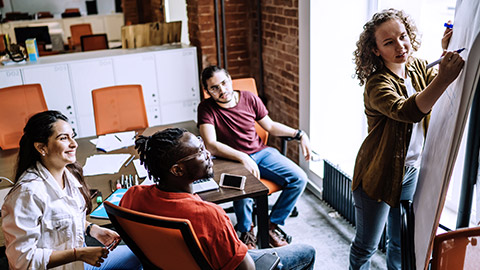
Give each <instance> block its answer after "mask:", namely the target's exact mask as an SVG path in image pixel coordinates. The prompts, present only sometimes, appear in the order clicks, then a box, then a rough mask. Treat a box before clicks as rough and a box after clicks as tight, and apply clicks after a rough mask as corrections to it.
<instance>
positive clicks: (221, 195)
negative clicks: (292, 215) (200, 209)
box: [0, 121, 268, 248]
mask: <svg viewBox="0 0 480 270" xmlns="http://www.w3.org/2000/svg"><path fill="white" fill-rule="evenodd" d="M168 127H182V128H185V129H187V130H192V133H194V134H198V130H197V129H196V126H195V123H194V122H193V121H188V122H182V123H177V124H171V125H164V126H158V127H150V128H147V129H146V130H145V131H144V132H145V133H144V134H145V135H151V134H153V133H154V132H155V131H158V130H162V129H165V128H168ZM139 133H141V132H139ZM92 138H95V137H89V138H80V139H77V143H78V148H77V161H78V162H79V163H80V164H81V165H82V166H83V165H85V161H86V159H87V157H89V156H91V155H94V154H103V152H100V151H98V150H97V149H96V148H95V145H94V144H92V143H91V142H90V139H92ZM17 152H18V149H13V150H7V151H0V176H4V177H8V178H9V179H12V180H13V175H14V166H15V162H16V158H17ZM109 153H129V154H132V155H134V156H135V159H138V154H137V152H136V150H135V149H134V147H128V148H123V149H119V150H115V151H111V152H109ZM213 164H214V165H213V168H214V172H215V176H214V179H215V181H217V183H218V182H219V181H220V175H221V174H222V173H223V172H228V173H232V174H238V175H245V176H246V177H247V178H246V183H245V189H244V190H243V191H240V190H235V189H228V188H220V189H218V190H212V191H208V192H203V193H200V194H199V195H200V197H201V198H202V199H204V200H206V201H210V202H213V203H223V202H228V201H233V200H238V199H242V198H247V197H250V198H254V199H255V200H256V201H257V207H258V217H257V218H258V226H259V228H258V231H259V232H260V233H259V246H261V247H263V248H265V247H268V198H267V196H268V188H267V187H266V186H265V185H264V184H262V182H260V181H259V180H258V179H257V178H256V177H254V176H253V175H252V174H250V173H249V172H248V171H247V170H246V169H245V168H244V167H243V165H242V164H240V163H238V162H233V161H230V160H224V159H214V160H213ZM130 174H131V175H136V171H135V167H134V165H133V162H131V163H130V164H129V165H128V166H127V167H125V166H124V165H122V167H121V168H120V171H119V172H118V173H116V174H102V175H95V176H88V177H85V180H86V182H87V184H88V185H89V187H90V188H91V189H98V190H99V191H100V192H101V193H102V197H103V198H106V197H108V196H109V195H110V194H111V193H112V189H111V187H110V183H109V180H111V181H112V183H113V184H115V183H116V180H117V179H120V178H121V175H130ZM8 186H11V184H9V183H8V182H6V181H2V182H1V183H0V188H4V187H8ZM96 206H97V204H96V201H95V200H94V201H93V207H94V208H95V207H96ZM87 220H88V221H90V222H93V223H96V224H99V225H105V224H109V223H110V221H109V220H105V219H96V218H90V217H89V216H88V217H87ZM3 245H4V237H3V233H0V246H3Z"/></svg>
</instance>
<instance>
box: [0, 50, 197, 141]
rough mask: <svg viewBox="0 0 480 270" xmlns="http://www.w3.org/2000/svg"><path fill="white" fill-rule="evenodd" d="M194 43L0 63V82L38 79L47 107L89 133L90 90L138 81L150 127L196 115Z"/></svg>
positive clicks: (92, 125)
mask: <svg viewBox="0 0 480 270" xmlns="http://www.w3.org/2000/svg"><path fill="white" fill-rule="evenodd" d="M198 76H199V74H198V67H197V54H196V48H195V47H192V46H187V45H163V46H154V47H145V48H139V49H125V50H123V49H118V50H102V51H92V52H82V53H72V54H63V55H55V56H47V57H40V59H39V60H38V62H37V63H26V64H23V65H15V66H0V87H7V86H13V85H19V84H28V83H40V84H41V85H42V89H43V92H44V96H45V99H46V101H47V105H48V108H49V109H51V110H58V111H61V112H62V113H64V114H65V115H67V116H68V117H69V119H70V121H71V123H72V126H73V127H74V128H76V132H77V134H78V135H79V136H80V137H88V136H94V135H95V134H96V131H95V118H94V114H93V105H92V94H91V92H92V90H94V89H97V88H102V87H108V86H114V85H123V84H140V85H142V90H143V95H144V100H145V107H146V110H147V117H148V122H149V125H150V126H155V125H162V124H169V123H174V122H181V121H188V120H196V119H197V115H196V110H197V106H198V103H199V102H200V90H199V86H200V84H199V78H198Z"/></svg>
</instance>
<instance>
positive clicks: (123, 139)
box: [91, 131, 135, 152]
mask: <svg viewBox="0 0 480 270" xmlns="http://www.w3.org/2000/svg"><path fill="white" fill-rule="evenodd" d="M91 142H92V143H93V144H95V145H96V146H97V149H100V150H102V151H105V152H110V151H113V150H117V149H121V148H126V147H129V146H133V145H135V131H127V132H118V133H111V134H106V135H101V136H98V139H97V140H91Z"/></svg>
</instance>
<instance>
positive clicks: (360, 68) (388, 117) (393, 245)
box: [350, 9, 464, 269]
mask: <svg viewBox="0 0 480 270" xmlns="http://www.w3.org/2000/svg"><path fill="white" fill-rule="evenodd" d="M363 29H364V30H363V32H362V33H361V34H360V38H359V40H358V41H357V49H356V51H355V53H354V55H355V64H356V75H357V78H358V79H359V80H360V85H365V91H364V105H365V114H366V115H367V122H368V135H367V137H366V138H365V140H364V142H363V143H362V145H361V147H360V150H359V152H358V155H357V159H356V162H355V169H354V174H353V182H352V190H353V198H354V201H355V214H356V233H355V239H354V240H353V243H352V245H351V249H350V269H369V266H370V257H371V256H372V255H373V254H374V252H375V251H376V247H377V246H378V243H379V241H380V237H381V234H382V232H383V228H384V226H385V223H387V239H388V240H387V258H386V261H387V267H388V269H401V250H400V210H399V203H400V200H412V199H413V194H414V192H415V188H416V184H417V176H418V168H419V165H420V161H421V153H422V148H423V143H424V139H425V135H426V131H427V127H428V116H429V113H430V110H431V109H432V107H433V105H434V104H435V102H436V101H437V100H438V98H439V97H440V96H441V95H442V93H443V92H444V91H445V90H446V89H447V87H448V86H449V85H450V84H451V83H452V82H453V81H454V80H455V79H456V78H457V76H458V74H459V73H460V71H461V70H462V67H463V64H464V61H463V59H462V57H461V56H460V55H459V54H458V53H456V52H446V53H445V55H444V59H443V60H442V61H441V63H440V67H439V69H438V71H437V69H436V68H430V69H428V70H427V68H426V66H427V63H426V62H425V61H423V60H419V59H417V58H415V57H413V56H412V53H413V52H414V51H416V50H417V49H418V48H419V46H420V43H419V41H418V40H417V33H416V31H417V30H416V27H415V25H414V24H413V22H412V21H411V20H410V18H409V17H408V16H406V15H405V14H404V13H403V12H402V11H398V10H395V9H388V10H384V11H382V12H379V13H376V14H374V15H373V18H372V19H371V20H370V21H368V22H367V23H366V24H365V25H364V27H363ZM451 35H452V33H451V29H447V30H446V31H445V34H444V38H443V39H442V47H443V48H444V49H446V48H447V45H448V42H449V40H450V37H451Z"/></svg>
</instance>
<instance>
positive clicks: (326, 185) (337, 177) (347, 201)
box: [322, 159, 386, 252]
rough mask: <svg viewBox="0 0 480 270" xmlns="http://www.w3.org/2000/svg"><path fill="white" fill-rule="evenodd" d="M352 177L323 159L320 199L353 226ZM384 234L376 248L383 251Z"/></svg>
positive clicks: (384, 243)
mask: <svg viewBox="0 0 480 270" xmlns="http://www.w3.org/2000/svg"><path fill="white" fill-rule="evenodd" d="M351 186H352V178H351V177H350V176H349V175H348V174H346V173H345V172H343V171H342V170H340V169H339V168H338V167H337V166H335V165H333V164H332V163H331V162H330V161H328V160H326V159H324V166H323V194H322V199H323V200H324V201H325V202H326V203H327V204H329V205H330V206H331V207H332V208H333V209H335V210H336V211H337V212H338V213H339V214H340V215H341V216H343V217H344V218H345V219H346V220H347V221H348V222H349V223H350V224H352V225H353V226H355V206H354V203H353V195H352V189H351ZM385 245H386V236H385V230H384V231H383V234H382V238H381V239H380V243H379V245H378V249H380V250H382V251H384V252H385Z"/></svg>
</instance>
